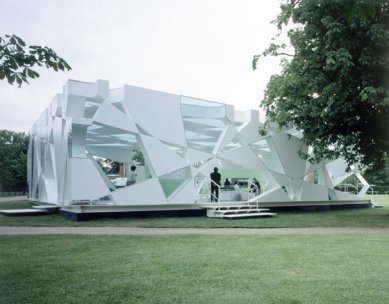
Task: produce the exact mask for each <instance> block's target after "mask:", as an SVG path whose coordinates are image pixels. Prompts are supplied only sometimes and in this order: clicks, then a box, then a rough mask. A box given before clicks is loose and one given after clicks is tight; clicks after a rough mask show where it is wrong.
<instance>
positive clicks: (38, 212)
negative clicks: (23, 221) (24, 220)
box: [0, 209, 47, 215]
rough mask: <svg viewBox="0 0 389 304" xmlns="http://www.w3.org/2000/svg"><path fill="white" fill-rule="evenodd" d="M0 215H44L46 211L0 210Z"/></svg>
mask: <svg viewBox="0 0 389 304" xmlns="http://www.w3.org/2000/svg"><path fill="white" fill-rule="evenodd" d="M0 213H1V214H5V215H28V214H46V213H47V212H46V210H39V209H5V210H0Z"/></svg>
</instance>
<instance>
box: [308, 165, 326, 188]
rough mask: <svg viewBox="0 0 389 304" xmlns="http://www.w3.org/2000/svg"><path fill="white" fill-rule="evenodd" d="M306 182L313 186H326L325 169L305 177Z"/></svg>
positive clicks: (317, 170)
mask: <svg viewBox="0 0 389 304" xmlns="http://www.w3.org/2000/svg"><path fill="white" fill-rule="evenodd" d="M304 180H305V181H307V182H309V183H312V184H318V185H322V186H325V185H326V177H325V174H324V168H319V169H316V170H315V171H313V172H311V173H308V174H307V175H305V177H304Z"/></svg>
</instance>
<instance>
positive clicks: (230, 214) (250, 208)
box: [201, 202, 277, 219]
mask: <svg viewBox="0 0 389 304" xmlns="http://www.w3.org/2000/svg"><path fill="white" fill-rule="evenodd" d="M201 207H202V208H205V209H207V216H208V217H218V218H230V219H232V218H251V217H261V216H275V215H277V213H272V212H267V211H269V209H264V208H259V207H258V204H257V203H252V202H217V203H207V204H201Z"/></svg>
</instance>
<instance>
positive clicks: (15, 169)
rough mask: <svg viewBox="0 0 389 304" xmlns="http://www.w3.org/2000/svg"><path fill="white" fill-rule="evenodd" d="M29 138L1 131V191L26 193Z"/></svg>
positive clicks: (24, 135) (22, 133)
mask: <svg viewBox="0 0 389 304" xmlns="http://www.w3.org/2000/svg"><path fill="white" fill-rule="evenodd" d="M27 146H28V136H27V135H26V134H25V133H24V132H21V133H18V132H13V131H8V130H0V191H24V190H25V189H26V184H27Z"/></svg>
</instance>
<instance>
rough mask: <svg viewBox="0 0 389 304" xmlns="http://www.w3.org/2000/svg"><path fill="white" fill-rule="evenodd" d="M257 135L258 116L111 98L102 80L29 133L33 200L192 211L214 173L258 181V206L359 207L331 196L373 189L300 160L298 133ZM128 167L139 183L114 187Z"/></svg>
mask: <svg viewBox="0 0 389 304" xmlns="http://www.w3.org/2000/svg"><path fill="white" fill-rule="evenodd" d="M260 127H261V124H260V122H259V112H258V111H255V110H249V111H235V110H234V107H233V106H231V105H224V104H221V103H216V102H211V101H206V100H201V99H196V98H192V97H185V96H179V95H175V94H168V93H164V92H158V91H154V90H148V89H144V88H138V87H134V86H124V87H122V88H118V89H111V90H110V89H109V85H108V82H107V81H103V80H98V81H96V82H94V83H85V82H81V81H74V80H69V81H68V82H67V84H66V86H65V87H64V90H63V92H62V94H58V95H57V96H56V97H55V98H54V99H53V100H52V102H51V103H50V105H49V108H48V109H46V110H45V111H44V112H43V113H42V115H41V116H40V118H39V119H38V121H37V122H36V124H35V125H34V126H33V127H32V129H31V132H30V147H29V149H28V183H29V191H30V192H29V197H30V198H32V199H36V200H39V201H41V202H50V203H57V204H60V205H65V206H66V205H71V204H72V203H74V201H77V200H99V205H104V204H106V205H108V206H110V204H111V203H112V202H113V203H114V204H116V205H122V206H127V205H140V206H142V205H179V204H194V203H195V202H196V201H199V200H198V197H197V194H198V193H200V192H201V190H202V189H205V188H206V186H209V178H210V173H211V172H213V168H214V167H218V168H219V170H220V172H222V173H223V172H224V173H223V174H226V175H228V176H222V179H223V181H224V180H225V178H227V177H228V178H231V180H235V181H237V182H238V181H239V182H240V183H241V182H242V179H244V180H243V184H244V183H247V178H253V177H257V178H259V180H260V183H261V186H262V190H263V193H261V194H260V195H259V196H258V198H259V200H260V201H279V202H282V201H301V200H314V201H318V200H319V201H320V200H328V197H329V196H330V197H331V200H336V199H337V198H338V199H348V200H350V199H360V197H358V196H356V195H352V194H347V193H344V192H339V191H336V192H334V190H333V189H334V187H335V186H336V185H338V184H339V183H341V182H343V181H344V180H345V179H346V178H347V177H349V176H351V175H353V174H354V175H355V176H356V177H357V179H358V180H359V181H360V182H361V183H362V185H363V188H362V190H360V193H359V194H358V195H359V196H361V195H363V194H364V193H366V191H367V189H368V188H369V185H368V183H367V182H366V181H365V180H364V179H363V177H362V176H361V175H360V174H359V173H358V172H357V171H356V170H353V171H351V172H349V173H347V172H345V169H346V167H347V166H346V164H345V161H344V160H342V159H339V160H335V161H328V160H323V161H321V162H320V163H319V164H310V163H308V162H307V161H305V160H303V159H300V157H299V156H298V154H297V151H298V150H300V149H301V150H302V151H304V152H305V153H308V152H309V155H310V156H313V154H312V153H313V149H311V148H308V147H307V146H305V145H304V144H303V143H302V142H301V139H300V138H299V137H300V136H301V132H299V131H296V129H294V128H293V126H292V125H288V127H286V128H283V129H282V130H278V126H276V125H274V124H270V126H269V132H268V135H267V136H262V135H260V134H259V133H258V130H259V128H260ZM289 135H290V138H289ZM132 165H136V166H137V170H136V172H137V174H138V176H137V182H136V183H135V184H134V185H131V186H128V187H125V188H122V189H120V188H119V186H117V187H116V186H114V185H113V183H112V181H111V180H110V179H112V178H114V177H117V178H119V180H121V181H123V180H125V179H126V176H127V171H128V168H130V167H131V166H132ZM113 171H114V173H113ZM112 174H114V175H115V174H116V175H115V176H112ZM234 174H235V176H234ZM203 186H204V188H202V187H203ZM208 188H209V187H208ZM227 192H228V191H227V190H225V189H222V190H221V194H222V195H221V197H224V198H226V197H230V196H231V195H229V194H230V193H227ZM335 193H336V195H335ZM103 197H108V198H111V200H112V201H110V200H107V201H105V200H102V199H101V198H103ZM242 197H243V196H242ZM245 197H246V196H245ZM250 197H252V196H250ZM245 199H247V198H245ZM256 199H257V198H253V199H252V200H253V201H256ZM169 208H170V206H169Z"/></svg>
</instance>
